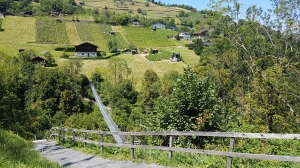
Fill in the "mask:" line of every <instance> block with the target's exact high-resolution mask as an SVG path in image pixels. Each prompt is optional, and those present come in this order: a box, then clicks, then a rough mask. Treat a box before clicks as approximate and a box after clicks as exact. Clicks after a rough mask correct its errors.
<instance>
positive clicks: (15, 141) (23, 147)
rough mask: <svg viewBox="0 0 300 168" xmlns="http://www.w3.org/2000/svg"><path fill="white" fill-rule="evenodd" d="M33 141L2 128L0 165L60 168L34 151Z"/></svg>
mask: <svg viewBox="0 0 300 168" xmlns="http://www.w3.org/2000/svg"><path fill="white" fill-rule="evenodd" d="M32 149H33V143H32V142H29V141H26V140H24V139H22V138H20V137H19V136H17V135H15V134H12V133H10V132H7V131H3V130H1V129H0V167H3V168H4V167H21V168H40V167H47V168H52V167H53V168H59V167H60V166H59V165H57V164H56V163H53V162H50V161H49V160H47V159H45V158H42V157H41V156H40V154H39V153H38V151H33V150H32Z"/></svg>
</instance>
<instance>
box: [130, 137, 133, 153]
mask: <svg viewBox="0 0 300 168" xmlns="http://www.w3.org/2000/svg"><path fill="white" fill-rule="evenodd" d="M131 145H134V136H133V135H131ZM130 151H131V158H134V148H131V149H130Z"/></svg>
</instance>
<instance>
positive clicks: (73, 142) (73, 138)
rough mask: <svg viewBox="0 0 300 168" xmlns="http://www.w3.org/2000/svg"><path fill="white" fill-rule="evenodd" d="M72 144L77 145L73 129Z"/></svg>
mask: <svg viewBox="0 0 300 168" xmlns="http://www.w3.org/2000/svg"><path fill="white" fill-rule="evenodd" d="M72 136H73V137H72V146H74V145H75V131H72Z"/></svg>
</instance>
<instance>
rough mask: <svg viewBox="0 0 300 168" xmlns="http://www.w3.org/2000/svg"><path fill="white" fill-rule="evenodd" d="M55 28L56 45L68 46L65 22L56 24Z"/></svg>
mask: <svg viewBox="0 0 300 168" xmlns="http://www.w3.org/2000/svg"><path fill="white" fill-rule="evenodd" d="M56 28H57V43H58V44H69V38H68V35H67V32H66V25H65V22H62V23H56Z"/></svg>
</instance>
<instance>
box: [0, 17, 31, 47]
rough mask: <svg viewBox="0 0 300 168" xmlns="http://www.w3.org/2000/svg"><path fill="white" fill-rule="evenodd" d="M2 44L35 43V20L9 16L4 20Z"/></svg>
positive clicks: (0, 34)
mask: <svg viewBox="0 0 300 168" xmlns="http://www.w3.org/2000/svg"><path fill="white" fill-rule="evenodd" d="M2 28H3V29H4V31H1V32H0V43H4V44H23V43H28V42H31V43H32V42H35V18H34V17H18V16H7V17H6V18H5V19H3V22H2Z"/></svg>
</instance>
